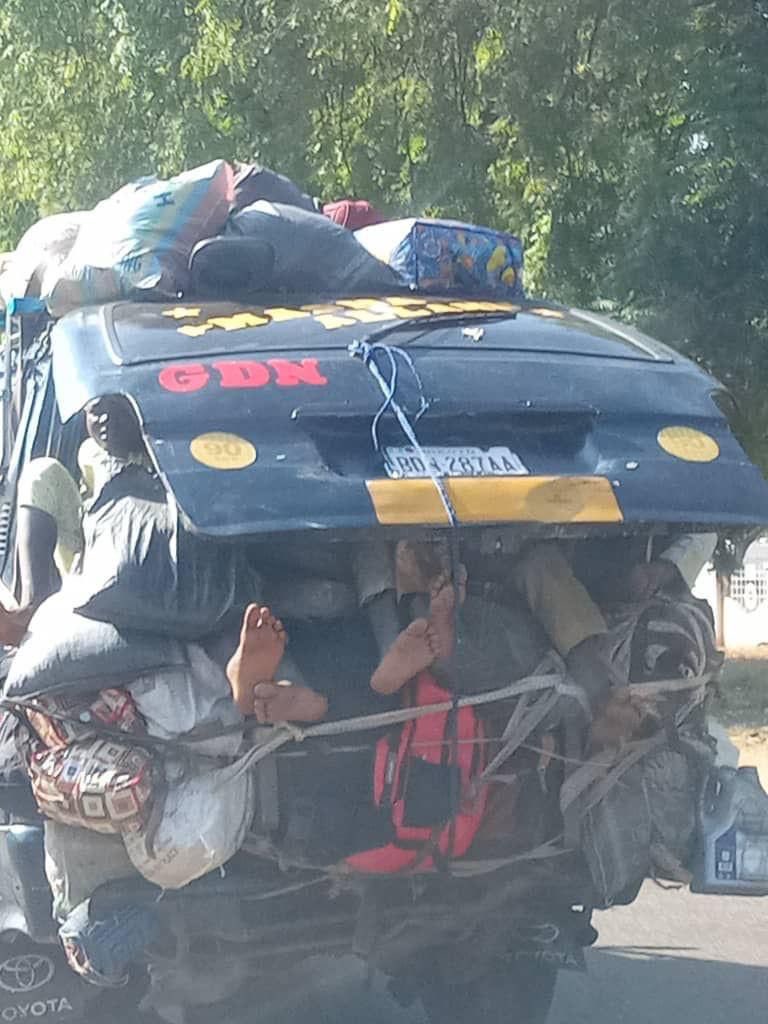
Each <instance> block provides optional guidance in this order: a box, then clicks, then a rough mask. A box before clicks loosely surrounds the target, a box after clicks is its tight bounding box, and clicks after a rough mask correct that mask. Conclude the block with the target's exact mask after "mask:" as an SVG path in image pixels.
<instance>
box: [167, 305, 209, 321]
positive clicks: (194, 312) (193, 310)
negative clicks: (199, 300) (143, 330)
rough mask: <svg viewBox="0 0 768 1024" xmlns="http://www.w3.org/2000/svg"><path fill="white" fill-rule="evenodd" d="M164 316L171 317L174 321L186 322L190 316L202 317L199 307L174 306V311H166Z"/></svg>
mask: <svg viewBox="0 0 768 1024" xmlns="http://www.w3.org/2000/svg"><path fill="white" fill-rule="evenodd" d="M162 315H163V316H170V317H172V318H173V319H174V320H184V319H185V318H186V317H188V316H200V307H199V306H174V308H173V309H164V310H163V314H162Z"/></svg>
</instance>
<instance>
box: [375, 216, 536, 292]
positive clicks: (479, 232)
mask: <svg viewBox="0 0 768 1024" xmlns="http://www.w3.org/2000/svg"><path fill="white" fill-rule="evenodd" d="M355 234H356V237H357V238H358V239H359V241H360V242H361V243H362V244H363V245H364V246H365V248H366V249H367V250H368V251H369V252H370V253H372V254H373V255H374V256H376V257H377V259H380V260H383V262H385V263H388V264H389V265H390V266H391V267H392V268H393V269H394V270H396V271H397V273H398V274H399V275H400V277H401V278H402V280H403V283H405V284H408V285H411V286H412V287H413V288H416V289H417V290H419V291H435V292H437V291H439V292H454V291H456V292H463V293H464V294H475V293H476V294H483V295H486V294H488V293H493V294H498V295H503V296H504V297H507V298H520V297H522V295H523V250H522V246H521V244H520V242H519V241H518V239H517V238H515V237H514V235H508V234H506V233H505V232H503V231H495V230H493V229H492V228H484V227H477V226H475V225H473V224H461V223H459V222H458V221H452V220H432V219H430V218H427V217H422V218H416V217H411V218H408V219H406V220H395V221H389V222H387V223H385V224H376V225H373V226H371V227H366V228H362V229H361V230H360V231H357V232H356V233H355Z"/></svg>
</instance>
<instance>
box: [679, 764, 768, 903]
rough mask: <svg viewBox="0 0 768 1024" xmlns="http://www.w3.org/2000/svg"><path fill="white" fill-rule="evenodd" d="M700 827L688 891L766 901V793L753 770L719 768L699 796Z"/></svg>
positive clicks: (767, 813) (767, 794)
mask: <svg viewBox="0 0 768 1024" xmlns="http://www.w3.org/2000/svg"><path fill="white" fill-rule="evenodd" d="M699 825H700V843H701V846H700V851H699V856H698V858H697V860H696V864H695V868H694V879H693V882H692V883H691V890H692V891H693V892H700V893H719V894H723V895H731V896H768V793H766V792H765V790H764V789H763V787H762V786H761V785H760V778H759V776H758V774H757V769H755V768H729V767H725V766H723V767H721V768H718V769H717V771H716V772H715V773H714V774H713V775H712V777H711V778H710V781H709V783H708V784H707V786H706V788H705V791H704V794H703V796H702V801H701V806H700V810H699Z"/></svg>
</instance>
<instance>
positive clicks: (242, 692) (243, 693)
mask: <svg viewBox="0 0 768 1024" xmlns="http://www.w3.org/2000/svg"><path fill="white" fill-rule="evenodd" d="M284 652H285V630H284V629H283V624H282V622H281V621H280V620H279V619H276V618H275V617H274V615H273V614H272V612H271V611H270V610H269V608H266V607H259V605H256V604H251V605H249V606H248V607H247V608H246V610H245V615H244V616H243V628H242V629H241V631H240V643H239V644H238V647H237V650H236V651H235V653H234V654H233V655H232V657H231V658H230V659H229V663H228V665H227V679H228V680H229V685H230V686H231V687H232V696H233V697H234V698H235V704H237V706H238V708H239V709H240V711H241V712H242V713H243V714H244V715H251V714H253V688H254V686H255V685H256V684H257V683H265V682H270V681H271V680H272V679H274V678H275V672H277V667H278V665H279V664H280V661H281V659H282V657H283V654H284Z"/></svg>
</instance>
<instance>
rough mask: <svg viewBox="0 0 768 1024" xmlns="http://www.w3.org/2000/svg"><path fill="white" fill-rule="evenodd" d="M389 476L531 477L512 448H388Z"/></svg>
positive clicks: (400, 478)
mask: <svg viewBox="0 0 768 1024" xmlns="http://www.w3.org/2000/svg"><path fill="white" fill-rule="evenodd" d="M384 452H385V455H386V470H387V476H389V477H391V478H392V479H395V480H402V479H404V478H416V479H421V478H424V477H430V476H432V475H434V476H439V477H449V476H462V477H466V476H527V475H528V470H527V469H526V467H525V466H524V465H523V463H522V461H521V459H520V456H519V455H516V454H515V452H513V451H510V449H509V448H501V447H496V448H486V449H484V448H457V447H428V448H426V447H425V448H422V449H421V450H417V449H415V448H385V449H384Z"/></svg>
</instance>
